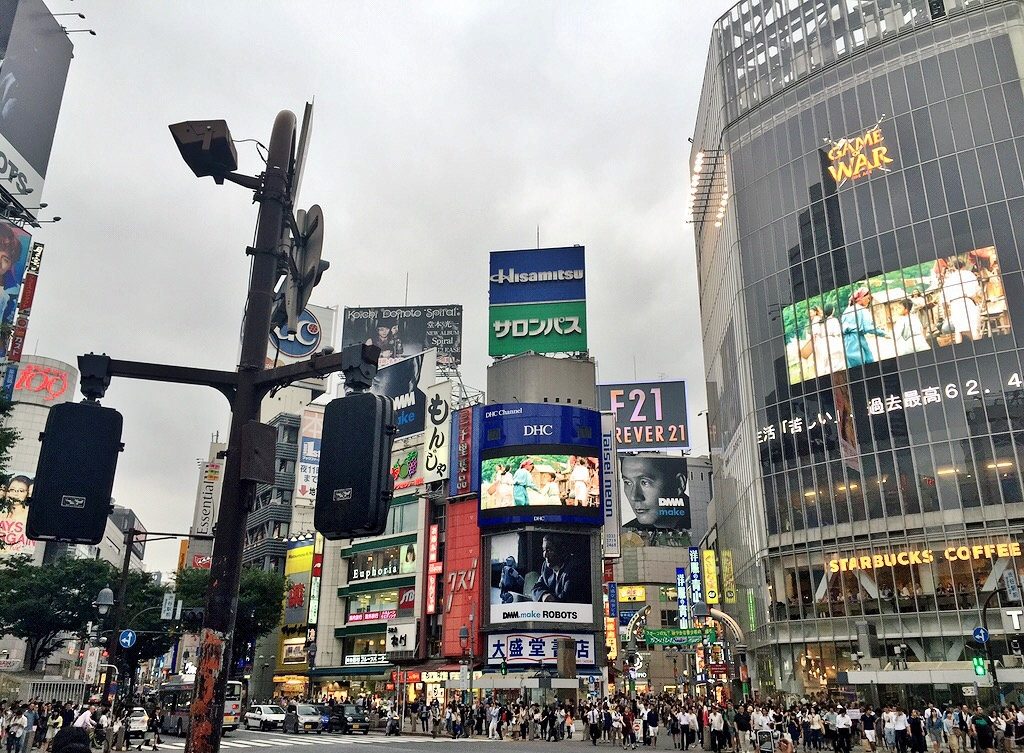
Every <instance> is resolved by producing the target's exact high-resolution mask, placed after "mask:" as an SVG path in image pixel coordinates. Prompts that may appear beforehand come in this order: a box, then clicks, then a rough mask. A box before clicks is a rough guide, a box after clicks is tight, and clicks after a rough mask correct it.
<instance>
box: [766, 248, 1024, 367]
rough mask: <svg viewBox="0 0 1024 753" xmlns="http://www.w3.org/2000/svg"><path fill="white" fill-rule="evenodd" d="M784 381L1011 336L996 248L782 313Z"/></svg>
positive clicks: (915, 267) (888, 276)
mask: <svg viewBox="0 0 1024 753" xmlns="http://www.w3.org/2000/svg"><path fill="white" fill-rule="evenodd" d="M782 322H783V329H784V330H785V341H786V365H787V368H788V371H789V382H790V384H796V383H798V382H802V381H804V380H807V379H815V378H817V377H821V376H825V375H828V374H833V373H838V372H842V371H845V370H846V369H848V368H853V367H855V366H863V365H865V364H870V363H877V362H879V361H886V360H888V359H890V358H896V357H898V356H906V355H910V354H912V353H917V352H920V351H926V350H932V349H934V348H939V347H945V346H949V345H957V344H959V343H961V342H963V341H964V340H980V339H984V338H988V337H994V336H996V335H1006V334H1009V333H1010V314H1009V310H1008V306H1007V300H1006V291H1005V289H1004V287H1003V279H1002V274H1001V270H1000V265H999V257H998V255H997V254H996V249H995V247H994V246H987V247H985V248H977V249H974V250H973V251H968V252H966V253H962V254H956V255H954V256H946V257H941V258H939V259H936V260H934V261H928V262H922V263H920V264H912V265H910V266H907V267H903V268H901V269H897V270H895V271H892V272H884V273H882V274H879V275H874V276H872V277H868V278H867V279H865V280H861V281H859V282H856V283H852V284H850V285H844V286H842V287H840V288H836V289H834V290H829V291H827V292H824V293H819V294H818V295H815V296H812V297H810V298H807V299H805V300H802V301H799V302H798V303H794V304H792V305H790V306H786V307H784V308H783V309H782Z"/></svg>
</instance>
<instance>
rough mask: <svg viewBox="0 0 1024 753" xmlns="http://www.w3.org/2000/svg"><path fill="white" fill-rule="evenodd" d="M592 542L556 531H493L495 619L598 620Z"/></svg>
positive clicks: (587, 536) (492, 613) (509, 621)
mask: <svg viewBox="0 0 1024 753" xmlns="http://www.w3.org/2000/svg"><path fill="white" fill-rule="evenodd" d="M591 541H592V537H591V535H590V534H589V533H561V532H558V533H556V532H553V531H523V532H516V533H502V534H499V535H497V536H491V537H490V538H489V544H490V555H491V556H490V559H491V577H490V617H491V623H490V624H491V625H509V624H515V623H519V622H558V623H562V624H574V625H581V624H587V625H589V624H591V623H593V621H594V605H593V593H594V592H593V588H592V583H591V581H592V572H591V557H590V545H591Z"/></svg>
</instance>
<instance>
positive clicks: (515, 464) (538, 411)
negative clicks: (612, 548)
mask: <svg viewBox="0 0 1024 753" xmlns="http://www.w3.org/2000/svg"><path fill="white" fill-rule="evenodd" d="M479 447H480V515H479V520H480V525H481V526H488V525H501V524H509V523H582V524H584V525H593V526H599V525H601V524H602V523H603V522H604V518H603V515H602V509H601V471H600V462H599V458H600V457H601V414H600V413H598V412H597V411H594V410H590V409H588V408H579V407H574V406H569V405H551V404H550V403H499V404H496V405H488V406H485V407H484V408H483V419H482V421H481V437H480V443H479Z"/></svg>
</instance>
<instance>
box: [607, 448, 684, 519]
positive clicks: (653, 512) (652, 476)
mask: <svg viewBox="0 0 1024 753" xmlns="http://www.w3.org/2000/svg"><path fill="white" fill-rule="evenodd" d="M621 473H622V486H623V489H624V490H625V492H626V498H627V499H628V500H629V506H630V507H632V508H633V512H634V513H635V514H636V521H637V523H639V524H640V525H644V526H653V525H655V524H656V523H657V521H658V512H659V510H658V500H659V499H660V498H662V497H681V496H682V495H683V493H684V492H685V485H684V483H683V479H682V477H681V476H680V475H679V474H671V473H667V472H666V471H665V466H664V465H662V464H661V463H658V464H655V463H654V462H652V460H651V459H650V458H643V457H624V458H622V464H621Z"/></svg>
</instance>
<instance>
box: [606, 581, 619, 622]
mask: <svg viewBox="0 0 1024 753" xmlns="http://www.w3.org/2000/svg"><path fill="white" fill-rule="evenodd" d="M608 616H609V617H618V616H619V584H618V583H609V584H608Z"/></svg>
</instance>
